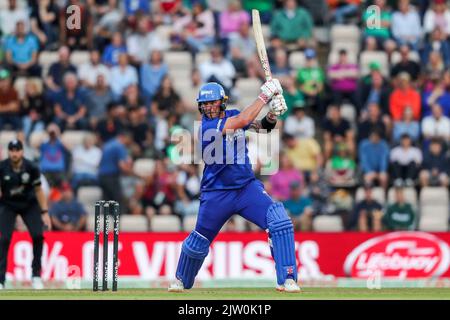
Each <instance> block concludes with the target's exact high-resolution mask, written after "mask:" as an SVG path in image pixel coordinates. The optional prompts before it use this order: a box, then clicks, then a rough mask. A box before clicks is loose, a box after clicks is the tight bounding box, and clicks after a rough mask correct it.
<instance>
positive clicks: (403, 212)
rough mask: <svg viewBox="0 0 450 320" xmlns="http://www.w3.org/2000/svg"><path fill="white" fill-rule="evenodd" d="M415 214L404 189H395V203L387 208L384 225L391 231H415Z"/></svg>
mask: <svg viewBox="0 0 450 320" xmlns="http://www.w3.org/2000/svg"><path fill="white" fill-rule="evenodd" d="M415 219H416V216H415V212H414V209H413V208H412V206H411V204H410V203H407V202H406V201H405V195H404V191H403V188H402V187H401V186H400V187H399V186H397V187H396V188H395V201H394V203H392V204H390V205H389V206H388V207H387V210H386V213H385V214H384V215H383V225H384V227H385V228H386V229H387V230H389V231H396V230H413V229H414V225H415Z"/></svg>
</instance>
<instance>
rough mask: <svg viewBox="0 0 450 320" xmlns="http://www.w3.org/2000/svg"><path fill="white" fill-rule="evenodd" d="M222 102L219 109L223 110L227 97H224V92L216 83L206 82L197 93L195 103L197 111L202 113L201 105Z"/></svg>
mask: <svg viewBox="0 0 450 320" xmlns="http://www.w3.org/2000/svg"><path fill="white" fill-rule="evenodd" d="M216 100H222V104H221V106H220V107H221V109H222V110H225V107H226V101H227V100H228V96H227V95H225V90H224V89H223V87H222V86H221V85H220V84H218V83H217V82H208V83H206V84H204V85H203V86H202V87H201V88H200V91H199V92H198V97H197V103H198V108H199V111H200V112H201V113H202V110H201V104H202V103H203V102H208V101H216Z"/></svg>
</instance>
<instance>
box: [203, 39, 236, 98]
mask: <svg viewBox="0 0 450 320" xmlns="http://www.w3.org/2000/svg"><path fill="white" fill-rule="evenodd" d="M199 71H200V75H201V78H202V81H203V82H219V83H220V84H222V86H223V87H224V89H225V93H226V94H227V95H228V96H229V95H230V94H229V93H230V90H231V89H232V86H233V78H234V77H235V76H236V69H235V68H234V66H233V64H232V63H231V62H230V61H229V60H228V59H225V58H224V57H223V54H222V50H221V48H220V47H218V46H216V47H213V48H212V49H211V60H210V61H205V62H203V63H202V64H200V66H199Z"/></svg>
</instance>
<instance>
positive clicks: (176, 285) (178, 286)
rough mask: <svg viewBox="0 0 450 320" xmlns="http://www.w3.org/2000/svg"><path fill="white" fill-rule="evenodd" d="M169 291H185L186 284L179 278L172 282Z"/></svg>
mask: <svg viewBox="0 0 450 320" xmlns="http://www.w3.org/2000/svg"><path fill="white" fill-rule="evenodd" d="M167 290H168V291H169V292H183V290H184V285H183V282H181V280H179V279H177V280H175V282H173V283H171V284H170V286H169V288H168V289H167Z"/></svg>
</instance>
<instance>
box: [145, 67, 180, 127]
mask: <svg viewBox="0 0 450 320" xmlns="http://www.w3.org/2000/svg"><path fill="white" fill-rule="evenodd" d="M151 110H152V114H153V116H155V117H157V118H158V119H169V118H170V116H171V115H180V114H181V112H182V101H181V98H180V96H179V94H178V93H177V92H176V91H175V89H174V87H173V83H172V80H171V79H170V77H169V76H168V75H166V76H164V78H163V79H162V81H161V86H160V87H159V89H158V91H157V93H156V95H155V97H154V99H153V102H152V107H151ZM172 125H173V123H172Z"/></svg>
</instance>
